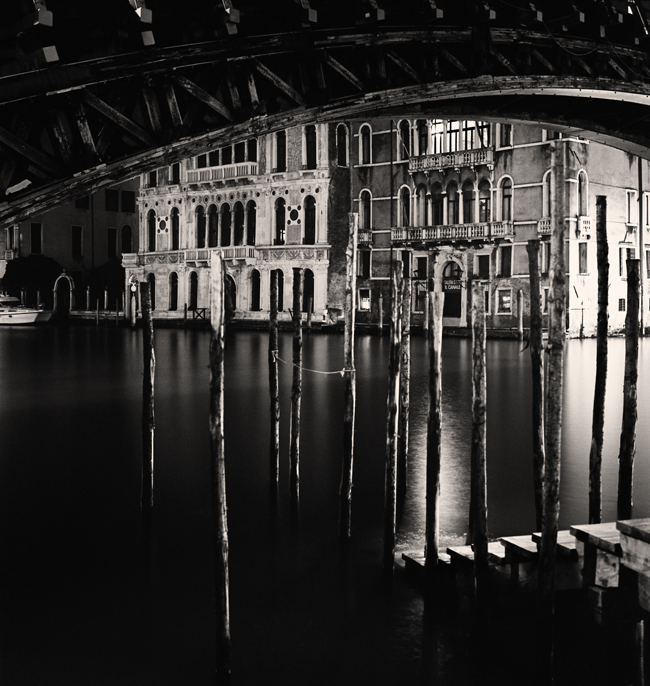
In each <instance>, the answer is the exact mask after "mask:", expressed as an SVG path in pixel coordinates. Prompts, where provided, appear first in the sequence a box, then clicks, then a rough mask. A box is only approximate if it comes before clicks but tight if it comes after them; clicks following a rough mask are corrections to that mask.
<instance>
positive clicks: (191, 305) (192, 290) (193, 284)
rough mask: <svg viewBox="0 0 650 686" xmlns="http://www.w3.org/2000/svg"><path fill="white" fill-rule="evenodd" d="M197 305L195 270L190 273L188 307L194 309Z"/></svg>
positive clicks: (197, 287)
mask: <svg viewBox="0 0 650 686" xmlns="http://www.w3.org/2000/svg"><path fill="white" fill-rule="evenodd" d="M198 305H199V275H198V274H197V273H196V272H192V273H191V274H190V302H189V305H188V309H190V310H196V308H197V307H198Z"/></svg>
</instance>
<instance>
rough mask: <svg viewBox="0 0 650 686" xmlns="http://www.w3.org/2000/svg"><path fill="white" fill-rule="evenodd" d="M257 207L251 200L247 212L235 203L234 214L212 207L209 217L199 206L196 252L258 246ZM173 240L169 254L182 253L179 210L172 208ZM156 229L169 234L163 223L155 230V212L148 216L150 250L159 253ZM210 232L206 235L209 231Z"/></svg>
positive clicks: (197, 210)
mask: <svg viewBox="0 0 650 686" xmlns="http://www.w3.org/2000/svg"><path fill="white" fill-rule="evenodd" d="M256 217H257V207H256V205H255V201H253V200H249V202H248V203H247V204H246V207H245V208H244V205H243V204H242V203H241V202H236V203H235V205H234V208H233V210H231V209H230V205H228V204H227V203H224V204H223V205H221V207H220V208H218V209H217V206H216V205H210V206H209V207H208V211H207V214H206V211H205V208H204V207H203V206H202V205H199V206H198V207H197V208H196V211H195V226H196V229H195V232H196V235H195V239H196V247H197V248H205V247H206V243H207V246H208V247H210V248H216V247H218V246H228V245H255V229H256V223H257V219H256ZM169 223H170V226H169V231H170V234H171V235H170V240H169V243H168V246H169V247H168V249H169V250H179V249H180V214H179V211H178V208H177V207H174V208H172V210H171V213H170V217H169ZM157 228H159V229H160V230H161V231H166V230H167V224H166V222H165V220H164V219H162V220H161V221H160V223H159V224H158V226H156V211H155V210H149V212H148V213H147V250H148V251H149V252H154V251H155V250H156V232H157ZM206 228H207V231H206Z"/></svg>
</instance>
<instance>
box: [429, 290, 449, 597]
mask: <svg viewBox="0 0 650 686" xmlns="http://www.w3.org/2000/svg"><path fill="white" fill-rule="evenodd" d="M444 303H445V294H444V293H443V292H440V293H435V292H434V290H433V279H431V282H430V285H429V293H428V298H427V306H428V308H429V322H428V323H429V410H428V413H427V487H426V493H427V505H426V547H425V550H424V555H425V561H424V569H425V573H426V577H427V586H428V587H429V588H430V587H431V585H432V584H431V582H433V581H434V580H435V573H436V570H437V567H438V547H439V543H440V541H439V538H440V521H439V517H438V513H439V501H440V466H441V464H442V312H443V309H444Z"/></svg>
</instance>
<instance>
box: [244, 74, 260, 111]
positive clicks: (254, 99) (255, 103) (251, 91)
mask: <svg viewBox="0 0 650 686" xmlns="http://www.w3.org/2000/svg"><path fill="white" fill-rule="evenodd" d="M246 86H247V88H248V95H249V97H250V99H251V105H252V107H253V109H254V110H256V109H258V108H259V106H260V99H259V96H258V95H257V86H256V85H255V75H254V74H253V72H252V71H251V72H249V73H248V76H247V78H246Z"/></svg>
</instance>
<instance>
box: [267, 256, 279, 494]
mask: <svg viewBox="0 0 650 686" xmlns="http://www.w3.org/2000/svg"><path fill="white" fill-rule="evenodd" d="M277 356H278V273H277V271H276V270H275V269H272V270H271V309H270V316H269V395H270V398H271V407H270V410H271V417H270V419H271V427H270V428H271V431H270V436H269V479H270V483H269V485H270V487H271V490H272V491H273V492H274V493H276V492H277V487H278V483H279V480H280V385H279V381H278V357H277Z"/></svg>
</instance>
